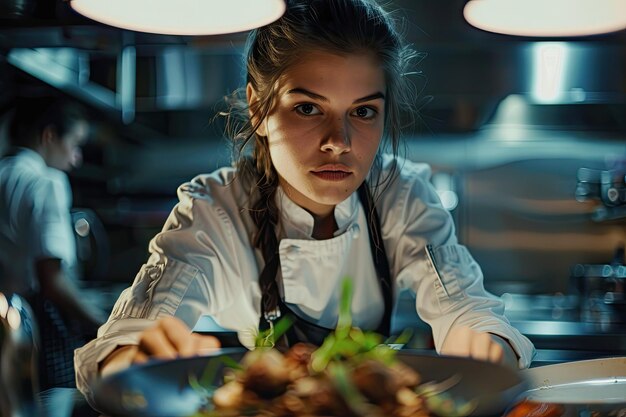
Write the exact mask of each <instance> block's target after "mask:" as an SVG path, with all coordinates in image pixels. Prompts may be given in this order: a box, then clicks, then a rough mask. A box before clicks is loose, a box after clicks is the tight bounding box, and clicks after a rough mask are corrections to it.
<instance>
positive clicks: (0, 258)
mask: <svg viewBox="0 0 626 417" xmlns="http://www.w3.org/2000/svg"><path fill="white" fill-rule="evenodd" d="M71 205H72V193H71V189H70V185H69V182H68V179H67V175H66V174H65V173H64V172H62V171H59V170H58V169H54V168H50V167H48V166H47V165H46V163H45V161H44V160H43V158H42V157H41V155H39V154H38V153H37V152H35V151H33V150H31V149H27V148H20V149H19V150H18V151H17V152H16V153H15V155H12V156H6V157H4V158H2V159H0V291H4V292H8V293H10V292H17V293H21V294H26V293H28V292H31V291H37V290H38V288H39V283H38V280H37V277H36V271H35V262H36V261H37V260H40V259H45V258H55V259H60V260H61V261H62V265H63V267H64V268H65V269H66V270H68V271H70V270H72V268H74V267H75V265H76V242H75V240H74V234H73V232H72V227H71V215H70V207H71Z"/></svg>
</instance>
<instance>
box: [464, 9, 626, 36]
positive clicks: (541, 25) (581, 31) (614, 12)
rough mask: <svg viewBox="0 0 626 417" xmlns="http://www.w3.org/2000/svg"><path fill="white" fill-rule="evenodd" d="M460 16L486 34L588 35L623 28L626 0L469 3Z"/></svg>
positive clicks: (624, 27) (625, 18)
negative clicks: (486, 32)
mask: <svg viewBox="0 0 626 417" xmlns="http://www.w3.org/2000/svg"><path fill="white" fill-rule="evenodd" d="M463 15H464V17H465V20H467V22H468V23H469V24H471V25H472V26H475V27H477V28H479V29H482V30H485V31H488V32H495V33H502V34H506V35H516V36H531V37H573V36H589V35H598V34H602V33H609V32H615V31H618V30H623V29H626V0H470V1H469V2H468V3H467V4H466V5H465V8H464V9H463Z"/></svg>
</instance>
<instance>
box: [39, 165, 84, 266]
mask: <svg viewBox="0 0 626 417" xmlns="http://www.w3.org/2000/svg"><path fill="white" fill-rule="evenodd" d="M71 195H72V194H71V189H70V186H69V182H68V180H67V176H66V175H65V174H64V173H62V172H58V173H56V172H54V171H52V170H49V173H48V175H47V176H46V177H41V178H38V179H37V181H36V182H35V183H34V184H33V192H32V198H33V203H32V217H31V219H32V220H31V223H30V239H29V240H30V242H32V245H31V247H32V250H33V251H34V252H33V254H34V257H35V259H44V258H56V259H61V260H62V261H63V262H64V264H65V266H66V267H68V266H73V265H74V264H75V263H76V242H75V241H74V233H73V231H72V222H71V216H70V208H71Z"/></svg>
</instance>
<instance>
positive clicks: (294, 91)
mask: <svg viewBox="0 0 626 417" xmlns="http://www.w3.org/2000/svg"><path fill="white" fill-rule="evenodd" d="M287 94H304V95H305V96H308V97H310V98H312V99H314V100H319V101H324V102H328V99H327V98H326V97H324V96H321V95H319V94H316V93H314V92H312V91H309V90H307V89H305V88H292V89H291V90H289V91H287ZM379 98H380V99H383V100H384V99H385V95H384V94H383V93H381V92H380V91H379V92H376V93H374V94H370V95H368V96H365V97H361V98H358V99H356V100H354V102H353V104H358V103H364V102H366V101H371V100H376V99H379Z"/></svg>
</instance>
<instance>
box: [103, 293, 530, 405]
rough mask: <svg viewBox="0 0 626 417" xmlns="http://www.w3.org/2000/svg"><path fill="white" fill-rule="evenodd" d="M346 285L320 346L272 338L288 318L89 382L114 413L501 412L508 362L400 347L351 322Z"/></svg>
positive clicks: (515, 378)
mask: <svg viewBox="0 0 626 417" xmlns="http://www.w3.org/2000/svg"><path fill="white" fill-rule="evenodd" d="M349 293H350V291H349V288H348V289H347V290H345V289H344V296H343V298H342V302H341V303H340V310H341V311H340V317H339V321H338V325H337V328H336V329H335V331H334V332H332V333H330V334H329V335H328V337H326V339H325V340H324V343H323V344H322V345H321V346H319V347H316V346H313V345H308V344H295V345H293V346H292V347H291V348H290V349H288V350H286V351H283V352H281V351H279V350H277V349H275V348H273V345H274V343H275V342H276V341H277V340H278V339H279V338H280V337H281V333H283V332H284V331H285V329H286V328H287V327H288V324H289V323H288V322H279V323H278V324H276V325H275V326H273V327H272V328H271V330H270V332H269V333H268V332H262V333H260V334H259V338H258V339H257V346H258V347H257V349H255V350H253V351H247V350H246V349H239V348H230V349H229V348H224V349H220V350H217V351H215V352H214V353H213V354H209V355H207V356H202V357H191V358H180V359H175V360H165V361H156V360H155V361H151V362H148V363H146V364H142V365H137V366H133V367H130V368H128V369H126V370H123V371H121V372H118V373H115V374H111V375H109V376H107V377H104V378H102V379H101V380H100V381H98V382H97V383H96V384H95V385H94V400H95V402H96V404H97V406H98V409H99V410H100V411H101V412H103V413H104V414H106V415H110V416H115V417H117V416H119V417H131V416H132V417H190V416H194V417H217V416H220V417H235V416H237V417H239V416H264V417H291V416H293V417H300V416H302V417H304V416H307V417H309V416H310V417H313V416H342V417H343V416H346V417H357V416H358V417H378V416H380V417H383V416H384V417H426V416H448V417H456V416H459V417H460V416H465V415H472V416H491V415H502V412H503V411H504V410H505V409H506V407H507V406H508V405H509V404H510V403H511V402H512V401H513V400H514V399H515V398H516V396H517V395H518V394H519V393H520V392H522V391H523V390H524V389H525V381H524V379H523V378H522V377H521V376H520V373H519V372H518V371H515V370H513V369H509V368H508V367H505V366H502V365H497V364H494V363H488V362H482V361H477V360H473V359H469V358H461V357H445V356H438V355H436V354H435V353H434V352H424V351H411V350H400V351H397V350H394V349H393V348H392V347H391V346H390V345H389V344H386V343H384V341H383V338H382V336H380V335H378V334H376V333H373V332H364V331H362V330H360V329H358V328H353V327H352V325H351V320H350V314H349V306H350V297H349V296H345V294H349ZM402 337H403V336H400V339H402ZM388 342H389V341H388ZM391 342H396V344H397V343H398V342H403V340H393V341H391Z"/></svg>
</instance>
